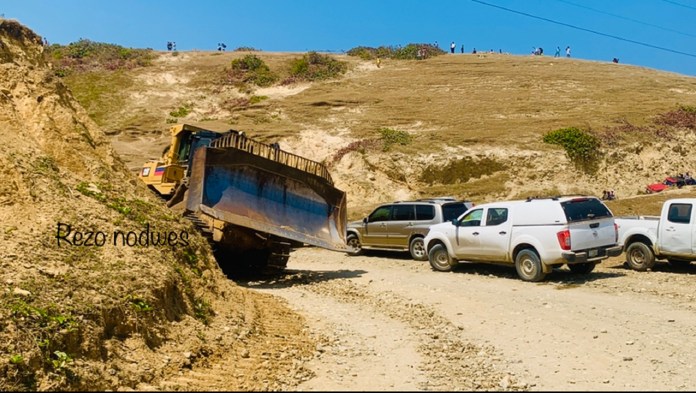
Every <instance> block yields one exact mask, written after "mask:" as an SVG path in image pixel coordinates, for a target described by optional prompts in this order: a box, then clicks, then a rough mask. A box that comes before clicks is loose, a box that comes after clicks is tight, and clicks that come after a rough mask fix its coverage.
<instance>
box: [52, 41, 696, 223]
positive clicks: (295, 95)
mask: <svg viewBox="0 0 696 393" xmlns="http://www.w3.org/2000/svg"><path fill="white" fill-rule="evenodd" d="M249 53H250V52H155V53H154V54H155V60H154V61H153V64H152V65H151V66H147V67H140V68H136V69H132V70H120V71H117V72H109V71H94V72H89V73H81V74H75V75H71V76H69V77H66V78H65V83H66V84H67V85H68V86H69V87H70V89H71V90H72V91H73V92H74V94H75V96H76V98H77V99H78V101H80V103H81V104H82V105H83V106H84V107H85V108H86V109H87V111H88V113H89V114H90V115H91V116H92V117H93V118H94V119H96V120H97V122H98V124H99V125H100V126H101V127H102V128H103V129H104V131H105V132H106V133H107V135H108V136H109V138H110V140H111V141H112V142H113V145H114V149H115V150H116V151H117V152H118V153H119V154H120V156H121V157H122V158H123V159H124V161H125V162H126V163H127V165H128V166H129V168H131V169H137V168H138V167H139V165H140V164H141V163H142V161H143V160H144V159H146V158H151V157H157V156H158V155H159V152H160V151H161V149H162V147H163V146H165V145H166V143H167V136H166V135H165V131H166V129H167V123H168V122H176V121H191V122H204V123H205V122H209V123H214V124H218V125H220V124H221V125H222V126H225V127H230V128H235V129H239V130H244V131H246V132H247V133H248V134H249V135H252V136H254V137H258V138H261V139H262V140H266V141H269V142H273V141H279V142H280V144H281V147H282V148H284V149H286V150H289V151H291V152H293V153H297V154H300V155H304V156H307V157H309V158H312V159H315V160H319V161H325V162H327V163H329V165H330V167H331V170H332V174H333V176H334V179H335V181H336V183H337V184H338V186H339V187H340V188H342V189H344V190H346V191H347V193H348V207H349V216H350V217H352V218H355V217H358V216H360V215H362V214H364V213H365V212H367V211H369V210H370V209H371V208H372V207H373V206H374V205H375V204H377V203H381V202H384V201H389V200H394V199H407V198H414V197H419V196H430V195H442V194H445V195H455V196H457V197H462V198H468V199H471V200H473V201H475V202H483V201H487V200H492V199H496V198H519V197H527V196H529V195H553V194H568V193H578V192H579V193H590V194H594V195H601V192H602V190H604V189H614V190H616V193H617V195H618V196H619V197H620V198H625V197H628V196H635V195H640V194H641V193H642V192H643V191H644V189H645V185H647V184H649V183H653V182H656V181H660V180H662V179H664V177H665V176H668V175H674V174H676V173H678V172H685V171H694V170H696V156H694V155H692V154H689V150H690V148H689V147H685V146H694V141H695V138H696V136H695V134H694V127H696V126H695V125H694V124H696V121H694V120H691V121H693V122H694V124H691V123H690V124H691V125H690V126H689V127H684V126H681V127H675V126H673V125H669V126H667V125H665V121H664V119H665V118H666V117H668V116H669V114H670V113H672V114H673V113H674V111H678V108H680V107H687V108H688V107H693V106H694V105H696V78H692V77H686V76H683V75H679V74H673V73H667V72H661V71H656V70H651V69H646V68H641V67H636V66H630V65H623V64H614V63H603V62H592V61H584V60H578V59H566V58H552V57H547V56H511V55H504V54H482V55H473V54H461V55H460V54H457V55H442V56H437V57H433V58H429V59H427V60H420V61H416V60H391V59H386V60H383V61H381V64H380V67H377V64H376V62H374V61H366V60H361V59H359V58H357V57H352V56H347V55H331V57H333V58H335V59H338V60H340V61H343V62H346V63H347V64H348V72H347V73H346V74H345V75H344V76H342V77H339V78H336V79H329V80H325V81H317V82H299V83H292V84H288V85H281V84H275V85H273V86H270V87H265V88H260V87H254V86H250V87H247V88H245V89H241V91H240V89H238V88H236V87H234V86H232V85H229V84H225V83H224V82H223V81H222V75H223V72H224V70H225V69H228V68H229V66H230V63H231V61H232V60H233V59H239V58H241V57H243V56H246V55H248V54H249ZM253 54H254V55H256V56H258V57H259V58H260V59H262V60H263V61H264V62H265V63H266V64H268V66H269V67H270V69H271V70H275V71H277V72H279V73H282V72H283V70H284V69H286V68H287V64H288V63H289V62H290V61H291V60H292V59H296V58H298V57H299V56H301V55H302V54H301V53H268V52H253ZM182 108H183V109H186V110H185V111H182ZM172 113H175V114H177V116H176V117H174V116H172ZM566 127H577V128H580V129H583V130H587V131H589V132H591V133H593V134H594V135H597V136H598V137H599V138H600V140H601V141H602V144H601V147H600V155H599V156H600V158H599V159H598V160H597V165H596V171H594V172H591V173H588V172H585V171H582V170H579V169H577V168H576V167H575V166H574V165H573V163H571V162H570V161H569V159H568V157H567V156H566V154H565V152H564V150H563V149H562V148H560V147H558V146H555V145H550V144H546V143H543V142H542V137H543V136H544V135H545V134H546V133H548V132H550V131H553V130H556V129H560V128H566ZM384 128H388V129H391V130H394V131H396V132H405V133H408V135H409V138H410V142H408V143H406V144H404V145H400V144H398V143H397V144H394V145H392V146H391V147H390V148H389V149H388V151H383V150H384V149H382V148H381V145H380V144H377V145H375V144H370V143H368V142H369V141H371V140H375V139H377V140H378V139H379V138H380V137H381V134H380V130H381V129H384ZM448 165H449V166H448ZM443 170H444V171H448V172H449V173H443ZM425 171H428V173H429V174H430V175H431V176H430V178H432V175H437V176H438V177H441V178H444V179H449V180H445V181H437V180H436V181H431V180H430V178H429V177H428V176H425V177H424V176H423V173H424V172H425ZM445 175H447V176H445Z"/></svg>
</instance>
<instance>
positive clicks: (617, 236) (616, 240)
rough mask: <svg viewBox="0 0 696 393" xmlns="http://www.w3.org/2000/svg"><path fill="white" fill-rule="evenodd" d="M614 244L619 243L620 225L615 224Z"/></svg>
mask: <svg viewBox="0 0 696 393" xmlns="http://www.w3.org/2000/svg"><path fill="white" fill-rule="evenodd" d="M614 235H615V236H614V242H616V243H618V242H619V224H617V223H614Z"/></svg>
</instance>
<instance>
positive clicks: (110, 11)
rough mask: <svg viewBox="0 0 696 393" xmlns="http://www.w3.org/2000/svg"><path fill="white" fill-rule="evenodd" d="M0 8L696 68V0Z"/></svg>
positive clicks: (226, 36) (58, 25) (90, 23)
mask: <svg viewBox="0 0 696 393" xmlns="http://www.w3.org/2000/svg"><path fill="white" fill-rule="evenodd" d="M3 3H4V4H2V6H0V14H2V15H4V17H5V18H7V19H16V20H18V21H19V22H21V23H22V24H24V25H25V26H27V27H29V28H31V29H32V30H34V31H35V32H36V33H37V34H39V35H41V36H44V37H46V38H47V39H48V41H49V43H58V44H63V45H65V44H69V43H71V42H75V41H77V40H79V39H81V38H84V39H89V40H92V41H96V42H105V43H112V44H118V45H123V46H125V47H131V48H152V49H156V50H166V44H167V42H168V41H174V42H176V45H177V49H178V50H180V51H186V50H216V49H217V43H219V42H224V43H225V44H226V45H227V49H228V50H232V49H234V48H237V47H240V46H245V47H253V48H256V49H260V50H264V51H278V52H305V51H310V50H315V51H330V52H342V51H347V50H348V49H350V48H353V47H356V46H374V47H377V46H382V45H385V46H397V45H406V44H409V43H426V42H427V43H434V42H436V41H437V42H438V43H439V45H440V47H442V48H443V49H445V50H447V49H448V48H449V44H450V42H452V41H454V42H455V44H456V45H457V53H459V51H460V49H461V45H462V44H463V45H464V50H465V52H466V53H471V51H472V49H473V48H476V49H477V50H479V51H482V50H483V51H488V50H490V49H493V50H495V51H498V50H502V51H503V52H507V53H511V54H516V55H527V54H530V53H531V51H532V49H533V48H534V47H542V48H544V55H546V56H553V55H554V52H555V49H556V47H557V46H559V47H561V52H562V53H561V54H562V55H564V50H565V47H566V46H570V47H571V55H572V57H574V58H580V59H586V60H595V61H611V60H612V58H614V57H616V58H618V59H619V61H620V62H621V63H624V64H632V65H637V66H642V67H649V68H654V69H659V70H664V71H670V72H676V73H680V74H685V75H689V76H696V22H695V21H696V0H429V1H425V0H422V1H421V0H349V1H329V0H323V1H320V0H262V1H249V0H246V1H237V0H197V1H183V0H166V1H164V0H140V1H137V0H119V1H95V0H89V1H87V0H61V1H59V2H56V1H48V0H5V1H4V2H3Z"/></svg>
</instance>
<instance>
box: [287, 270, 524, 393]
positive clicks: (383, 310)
mask: <svg viewBox="0 0 696 393" xmlns="http://www.w3.org/2000/svg"><path fill="white" fill-rule="evenodd" d="M311 276H312V273H307V272H302V273H297V274H294V275H293V276H291V277H286V280H290V281H298V282H301V283H302V284H303V285H302V289H303V290H308V291H311V292H313V293H315V294H318V295H321V296H326V297H329V298H332V299H334V300H336V301H338V302H344V303H352V304H356V305H359V306H360V308H361V309H370V310H372V311H374V312H375V313H377V314H380V315H385V316H386V317H388V318H391V319H394V320H397V321H400V322H402V323H404V324H405V325H406V326H408V327H410V328H411V329H413V331H414V332H415V335H416V337H417V340H418V341H419V347H418V351H419V352H420V353H421V354H422V355H423V358H424V359H425V360H424V362H423V364H421V365H420V366H419V368H420V370H421V371H423V372H424V373H425V374H426V375H427V382H425V383H421V386H419V388H420V389H423V390H501V389H502V390H526V389H527V386H526V385H525V384H520V383H517V382H516V381H515V376H514V375H512V374H511V373H508V372H506V371H505V370H500V369H498V368H497V366H498V364H497V362H496V360H495V359H500V358H501V356H500V355H499V354H497V353H496V350H495V348H494V347H492V346H479V345H474V344H472V343H469V342H465V341H463V340H461V339H459V338H458V336H459V331H460V330H461V329H462V328H461V327H457V326H455V325H454V324H452V323H451V322H450V321H449V320H447V319H446V318H444V317H442V316H441V315H439V314H438V313H436V312H435V311H434V310H433V309H432V308H431V307H428V306H426V305H423V304H419V303H415V302H413V301H411V300H408V299H405V298H403V297H401V296H399V295H397V294H395V293H393V292H390V291H379V292H374V291H372V290H370V289H369V288H368V287H366V286H363V285H359V284H356V283H354V282H352V281H350V280H348V279H335V280H331V281H323V280H321V281H315V280H312V278H311ZM285 284H286V285H287V283H285ZM346 318H347V319H350V318H351V316H349V315H347V316H346Z"/></svg>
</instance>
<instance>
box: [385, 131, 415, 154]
mask: <svg viewBox="0 0 696 393" xmlns="http://www.w3.org/2000/svg"><path fill="white" fill-rule="evenodd" d="M379 133H380V134H381V135H382V142H383V147H382V150H383V151H388V150H389V149H391V147H392V145H408V144H409V143H411V134H409V133H408V132H406V131H399V130H393V129H391V128H381V129H380V130H379Z"/></svg>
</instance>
